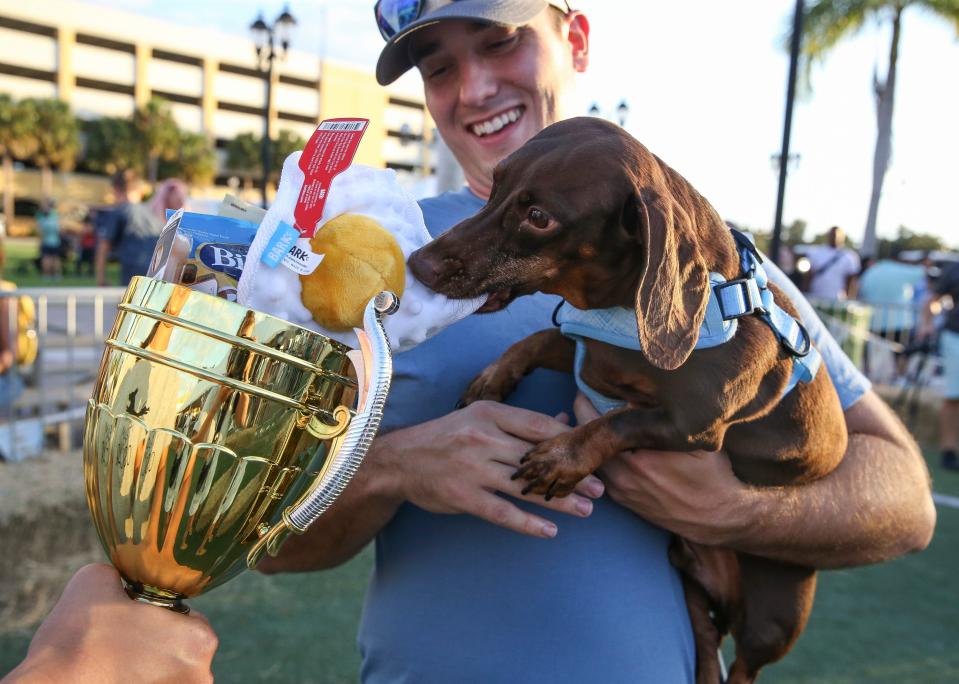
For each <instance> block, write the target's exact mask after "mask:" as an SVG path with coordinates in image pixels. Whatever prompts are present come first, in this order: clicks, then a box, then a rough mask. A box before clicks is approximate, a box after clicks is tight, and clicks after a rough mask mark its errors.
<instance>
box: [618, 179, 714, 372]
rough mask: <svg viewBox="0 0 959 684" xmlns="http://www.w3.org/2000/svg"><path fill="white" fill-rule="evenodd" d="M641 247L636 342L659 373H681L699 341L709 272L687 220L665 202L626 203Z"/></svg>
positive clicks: (642, 199) (654, 198)
mask: <svg viewBox="0 0 959 684" xmlns="http://www.w3.org/2000/svg"><path fill="white" fill-rule="evenodd" d="M630 201H631V202H633V207H632V208H631V209H633V211H631V212H629V213H631V214H632V215H633V216H635V220H637V221H638V223H639V226H638V228H639V230H638V234H639V236H640V237H641V239H642V242H643V250H644V254H643V258H644V262H645V263H644V269H643V274H642V276H641V278H640V281H639V288H638V289H637V291H636V322H637V326H638V328H639V342H640V345H641V346H642V349H643V354H644V355H645V356H646V358H647V360H649V362H650V363H651V364H653V365H654V366H656V367H657V368H662V369H664V370H674V369H676V368H679V367H680V366H681V365H682V364H683V363H684V362H685V361H686V359H687V358H689V355H690V354H691V353H692V351H693V348H694V347H695V346H696V342H697V341H698V340H699V327H700V326H701V325H702V323H703V318H704V317H705V315H706V305H707V304H708V303H709V272H708V270H707V268H706V263H705V260H704V259H703V257H702V254H701V253H700V250H699V245H698V243H697V242H696V239H695V237H694V232H693V226H692V225H690V218H689V215H688V214H687V213H686V212H685V211H684V210H683V208H682V207H681V206H680V205H679V204H678V203H676V202H675V201H673V200H672V199H671V198H669V197H663V196H661V195H660V196H652V195H650V196H648V197H642V196H640V194H639V193H638V192H637V193H636V195H635V196H634V197H633V198H631V200H630Z"/></svg>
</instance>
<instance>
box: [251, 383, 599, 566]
mask: <svg viewBox="0 0 959 684" xmlns="http://www.w3.org/2000/svg"><path fill="white" fill-rule="evenodd" d="M568 429H569V427H568V425H566V422H565V420H563V419H558V418H551V417H549V416H546V415H543V414H540V413H535V412H533V411H527V410H525V409H520V408H515V407H512V406H506V405H505V404H498V403H495V402H486V401H480V402H476V403H475V404H471V405H470V406H467V407H466V408H464V409H462V410H459V411H454V412H453V413H451V414H448V415H446V416H443V417H442V418H437V419H436V420H432V421H429V422H427V423H423V424H421V425H415V426H413V427H409V428H405V429H402V430H396V431H394V432H391V433H389V434H386V435H383V436H381V437H378V438H377V439H376V440H374V442H373V447H372V448H371V449H370V452H369V453H368V454H367V456H366V458H364V460H363V466H362V467H361V468H360V470H359V472H358V473H357V474H356V476H355V477H354V479H353V481H352V482H351V483H350V485H349V487H347V488H346V490H345V491H344V492H343V494H342V495H341V496H340V497H339V499H337V500H336V502H335V503H334V504H333V505H332V506H331V507H330V509H329V510H328V511H327V512H326V513H324V514H323V515H322V516H321V517H320V518H319V519H318V520H317V521H316V522H315V523H313V524H312V525H311V526H310V528H309V529H308V530H307V531H306V532H305V533H304V534H303V535H301V536H292V537H290V538H289V539H287V540H286V542H285V543H284V545H283V547H282V549H281V550H280V554H279V556H278V557H276V558H269V557H267V558H265V559H264V560H263V561H261V562H260V565H259V566H257V569H259V570H261V571H263V572H266V573H274V572H298V571H305V570H318V569H323V568H330V567H334V566H336V565H339V564H340V563H343V562H345V561H347V560H349V559H350V558H352V557H353V556H354V555H356V554H357V553H358V552H359V551H360V550H362V549H363V547H364V546H366V544H367V543H368V542H369V541H370V540H371V539H372V538H373V537H374V536H376V534H377V533H378V532H379V531H380V530H381V529H382V528H383V527H384V526H385V525H386V524H387V523H388V522H389V521H390V520H391V519H392V517H393V515H394V514H395V513H396V511H397V509H398V508H399V507H400V505H401V504H402V503H403V502H405V501H409V502H410V503H413V504H415V505H417V506H419V507H420V508H423V509H424V510H427V511H430V512H432V513H454V514H455V513H465V514H469V515H474V516H476V517H479V518H483V519H484V520H487V521H488V522H491V523H493V524H494V525H499V526H501V527H505V528H507V529H510V530H513V531H515V532H519V533H521V534H527V535H530V536H533V537H540V538H550V537H553V536H555V534H556V532H557V529H556V525H555V524H554V523H553V522H552V521H550V520H548V519H546V518H544V517H542V516H539V515H535V514H533V513H528V512H526V511H524V510H523V509H521V508H519V507H518V506H516V505H515V504H513V503H511V502H510V501H509V500H508V499H507V498H506V497H511V498H514V499H524V500H526V501H532V502H535V503H538V504H540V505H542V506H544V507H545V508H549V509H552V510H554V511H559V512H562V513H567V514H570V515H575V516H578V517H584V516H587V515H589V514H590V513H591V512H592V506H593V505H592V502H591V500H590V499H591V498H595V497H598V496H600V495H601V494H602V493H603V486H602V483H601V482H600V481H599V480H598V479H597V478H595V477H589V478H587V479H585V480H583V482H581V483H580V485H579V487H578V488H577V493H575V494H572V495H570V496H568V497H566V498H565V499H553V500H551V501H549V502H546V501H543V499H542V497H537V496H534V495H529V496H523V495H522V494H521V490H522V489H523V487H524V486H525V483H523V482H519V481H514V480H512V479H511V476H512V475H513V473H514V472H516V467H517V466H518V465H519V461H520V459H521V458H522V457H523V455H524V454H525V453H526V452H527V451H528V450H529V449H530V448H531V447H532V445H534V444H537V443H539V442H541V441H542V440H544V439H548V438H550V437H553V436H555V435H557V434H559V433H561V432H563V431H565V430H568ZM500 495H506V497H504V496H500Z"/></svg>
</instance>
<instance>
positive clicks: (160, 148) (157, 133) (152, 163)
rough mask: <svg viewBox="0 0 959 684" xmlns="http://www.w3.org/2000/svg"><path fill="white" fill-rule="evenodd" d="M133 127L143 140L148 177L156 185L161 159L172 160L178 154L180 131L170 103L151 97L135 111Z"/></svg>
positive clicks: (151, 183)
mask: <svg viewBox="0 0 959 684" xmlns="http://www.w3.org/2000/svg"><path fill="white" fill-rule="evenodd" d="M133 127H134V129H135V130H136V132H137V135H139V136H140V140H141V141H142V145H143V151H144V157H145V158H146V160H147V178H148V179H149V181H150V185H155V184H156V182H157V175H158V172H159V164H160V160H161V159H162V160H164V161H172V160H173V159H174V158H175V157H176V155H177V147H178V145H179V143H180V131H179V129H178V128H177V125H176V121H174V119H173V114H172V113H171V112H170V105H169V104H167V102H166V101H165V100H162V99H161V98H158V97H154V98H151V99H150V101H149V102H147V103H146V104H145V105H143V106H142V107H140V108H138V109H137V110H136V111H135V112H134V113H133Z"/></svg>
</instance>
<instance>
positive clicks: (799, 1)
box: [769, 0, 804, 266]
mask: <svg viewBox="0 0 959 684" xmlns="http://www.w3.org/2000/svg"><path fill="white" fill-rule="evenodd" d="M803 11H804V7H803V0H796V11H795V14H794V15H793V34H792V42H791V44H790V49H789V81H788V83H787V84H786V116H785V121H784V122H783V146H782V151H781V152H780V153H779V155H778V161H779V188H778V191H777V194H776V220H775V223H773V237H772V244H771V245H770V246H769V258H770V259H772V260H773V263H774V264H776V265H777V266H778V265H779V246H780V244H781V242H782V232H783V204H784V201H785V198H786V175H787V173H788V172H789V162H790V157H791V156H792V155H790V154H789V136H790V133H791V132H792V125H793V102H795V100H796V71H797V70H798V67H799V49H800V47H802V25H803Z"/></svg>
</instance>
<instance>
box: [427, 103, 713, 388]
mask: <svg viewBox="0 0 959 684" xmlns="http://www.w3.org/2000/svg"><path fill="white" fill-rule="evenodd" d="M706 224H709V225H706ZM716 225H719V226H722V221H721V220H720V219H719V217H718V215H716V213H715V211H713V210H712V208H711V207H709V205H708V203H706V202H705V200H703V199H702V198H701V197H700V196H699V195H698V194H697V193H696V191H695V190H693V189H692V187H691V186H689V184H688V183H686V181H684V180H683V179H682V178H681V177H680V176H679V175H678V174H676V173H675V172H674V171H672V170H671V169H670V168H669V167H667V166H666V165H665V164H663V163H662V162H661V161H660V160H659V159H657V158H656V157H655V156H653V155H652V154H651V153H650V152H649V150H647V149H646V148H645V147H644V146H643V145H641V144H640V143H639V142H638V141H637V140H635V139H634V138H632V137H631V136H630V135H629V134H627V133H626V132H625V131H623V130H622V129H621V128H619V127H617V126H614V125H613V124H610V123H607V122H605V121H602V120H600V119H595V118H578V119H570V120H567V121H563V122H560V123H557V124H554V125H552V126H550V127H548V128H546V129H545V130H543V131H542V132H541V133H540V134H539V135H537V136H536V137H534V138H533V139H531V140H530V141H529V142H528V143H527V144H526V145H524V146H523V147H522V148H520V149H519V150H517V151H516V152H514V153H513V154H512V155H510V156H509V157H508V158H506V159H505V160H504V161H503V162H502V163H500V164H499V165H498V166H497V168H496V170H495V172H494V174H493V189H492V193H491V195H490V199H489V202H488V203H487V205H486V207H484V208H483V210H482V211H481V212H480V213H478V214H477V215H476V216H474V217H472V218H470V219H467V220H466V221H463V222H462V223H460V224H458V225H457V226H455V227H453V228H452V229H450V230H449V231H447V232H446V233H445V234H444V235H442V236H441V237H439V238H438V239H437V240H435V241H433V242H432V243H430V244H429V245H427V246H425V247H423V248H421V249H419V250H417V251H416V252H414V253H413V254H412V256H411V257H410V261H409V264H410V267H411V269H412V271H413V274H414V275H415V276H416V277H417V278H418V279H419V280H421V281H422V282H423V283H425V284H426V285H427V286H429V287H431V288H433V289H434V290H436V291H438V292H441V293H443V294H445V295H447V296H449V297H456V298H465V297H475V296H478V295H480V294H483V293H486V294H488V295H489V300H488V302H487V304H486V305H485V306H484V307H483V309H481V311H494V310H497V309H500V308H503V307H504V306H506V305H507V304H508V303H509V302H510V301H512V300H513V299H514V298H515V297H518V296H520V295H524V294H530V293H532V292H536V291H540V292H547V293H551V294H557V295H560V296H562V297H564V298H565V299H566V300H567V301H568V302H569V303H570V304H572V305H573V306H575V307H577V308H581V309H595V308H605V307H611V306H635V309H636V316H637V321H638V323H639V338H640V343H641V344H642V347H643V350H644V353H645V354H646V357H647V358H648V359H649V361H650V362H651V363H652V364H654V365H656V366H658V367H660V368H666V369H673V368H677V367H678V366H679V365H681V364H682V363H683V362H684V361H685V360H686V358H687V357H688V356H689V354H690V352H691V351H692V349H693V347H694V346H695V344H696V340H697V339H698V335H699V326H700V324H701V323H702V320H703V316H704V314H705V309H706V303H707V301H708V293H709V288H708V285H709V275H708V270H709V269H708V267H707V258H706V257H705V255H704V254H703V252H702V250H701V249H700V243H701V241H702V240H703V238H704V237H705V236H706V235H708V234H709V233H710V232H715V231H716ZM721 232H722V233H723V234H724V237H725V239H727V240H729V237H728V232H727V231H725V229H722V231H721Z"/></svg>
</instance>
